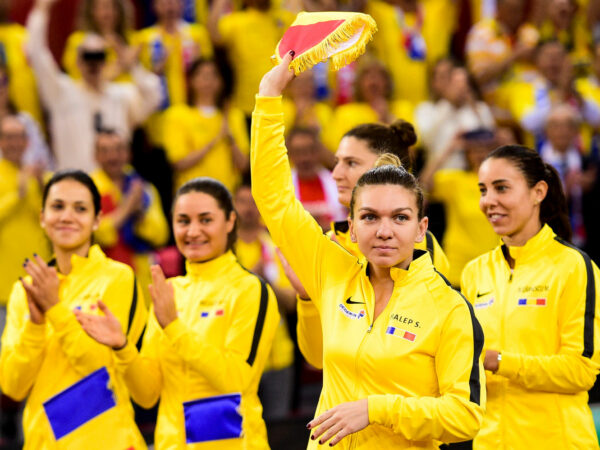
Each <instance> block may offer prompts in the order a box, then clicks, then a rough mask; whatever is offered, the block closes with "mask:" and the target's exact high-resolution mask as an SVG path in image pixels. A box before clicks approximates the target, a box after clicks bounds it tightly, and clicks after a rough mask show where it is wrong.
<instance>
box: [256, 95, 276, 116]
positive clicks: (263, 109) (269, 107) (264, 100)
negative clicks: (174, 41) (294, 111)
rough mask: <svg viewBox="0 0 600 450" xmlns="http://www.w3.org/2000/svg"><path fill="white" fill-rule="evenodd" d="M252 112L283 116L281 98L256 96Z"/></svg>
mask: <svg viewBox="0 0 600 450" xmlns="http://www.w3.org/2000/svg"><path fill="white" fill-rule="evenodd" d="M254 112H255V113H260V114H283V101H282V96H281V95H280V96H279V97H263V96H261V95H258V94H256V105H255V106H254Z"/></svg>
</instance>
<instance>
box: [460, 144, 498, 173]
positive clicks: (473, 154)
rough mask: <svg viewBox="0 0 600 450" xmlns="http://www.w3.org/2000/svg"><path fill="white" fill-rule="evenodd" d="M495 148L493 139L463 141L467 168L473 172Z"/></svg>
mask: <svg viewBox="0 0 600 450" xmlns="http://www.w3.org/2000/svg"><path fill="white" fill-rule="evenodd" d="M494 148H496V141H495V139H493V138H492V139H473V140H467V141H465V158H466V160H467V165H468V166H469V168H470V169H471V170H473V171H475V172H477V171H478V170H479V167H480V166H481V164H482V163H483V161H484V160H485V158H486V157H487V155H489V153H490V152H491V151H492V150H493V149H494Z"/></svg>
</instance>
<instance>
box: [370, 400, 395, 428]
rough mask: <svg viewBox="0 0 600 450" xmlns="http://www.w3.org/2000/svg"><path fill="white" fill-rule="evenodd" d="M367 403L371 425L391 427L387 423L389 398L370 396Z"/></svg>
mask: <svg viewBox="0 0 600 450" xmlns="http://www.w3.org/2000/svg"><path fill="white" fill-rule="evenodd" d="M367 401H368V405H369V406H368V409H369V423H376V424H379V425H383V426H385V427H389V426H390V424H389V423H388V421H387V396H386V395H369V396H368V397H367Z"/></svg>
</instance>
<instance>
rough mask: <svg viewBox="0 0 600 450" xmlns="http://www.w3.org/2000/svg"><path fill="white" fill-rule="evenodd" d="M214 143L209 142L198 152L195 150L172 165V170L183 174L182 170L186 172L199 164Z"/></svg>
mask: <svg viewBox="0 0 600 450" xmlns="http://www.w3.org/2000/svg"><path fill="white" fill-rule="evenodd" d="M215 143H216V141H211V142H209V143H208V144H207V145H206V146H204V147H203V148H201V149H200V150H195V151H193V152H192V153H190V154H189V155H187V156H185V157H184V158H182V159H180V160H179V161H176V162H174V163H173V169H175V170H176V171H178V172H183V171H184V170H188V169H190V168H191V167H194V166H195V165H196V164H198V163H199V162H201V161H202V160H203V159H204V157H205V156H206V155H207V154H208V152H209V151H211V150H212V148H213V147H214V146H215Z"/></svg>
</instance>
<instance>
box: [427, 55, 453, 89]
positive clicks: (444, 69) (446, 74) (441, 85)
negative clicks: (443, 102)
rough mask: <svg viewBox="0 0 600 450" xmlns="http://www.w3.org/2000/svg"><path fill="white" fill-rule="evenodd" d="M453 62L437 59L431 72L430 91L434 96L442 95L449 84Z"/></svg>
mask: <svg viewBox="0 0 600 450" xmlns="http://www.w3.org/2000/svg"><path fill="white" fill-rule="evenodd" d="M453 67H454V64H452V62H451V61H449V60H447V59H443V60H441V61H439V62H438V63H437V64H436V65H435V67H434V68H433V73H432V74H431V91H432V93H433V95H434V97H435V98H439V97H444V95H445V93H446V89H448V87H449V86H450V75H451V73H452V68H453Z"/></svg>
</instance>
